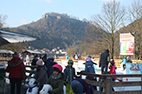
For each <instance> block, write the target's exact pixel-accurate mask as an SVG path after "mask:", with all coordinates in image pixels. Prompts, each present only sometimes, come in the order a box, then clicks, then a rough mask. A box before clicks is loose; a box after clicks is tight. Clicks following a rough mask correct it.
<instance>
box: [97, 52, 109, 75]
mask: <svg viewBox="0 0 142 94" xmlns="http://www.w3.org/2000/svg"><path fill="white" fill-rule="evenodd" d="M99 62H100V64H99V67H101V73H102V74H103V72H108V64H109V62H110V55H109V50H108V49H107V50H106V51H104V52H103V53H102V54H101V55H100V61H99Z"/></svg>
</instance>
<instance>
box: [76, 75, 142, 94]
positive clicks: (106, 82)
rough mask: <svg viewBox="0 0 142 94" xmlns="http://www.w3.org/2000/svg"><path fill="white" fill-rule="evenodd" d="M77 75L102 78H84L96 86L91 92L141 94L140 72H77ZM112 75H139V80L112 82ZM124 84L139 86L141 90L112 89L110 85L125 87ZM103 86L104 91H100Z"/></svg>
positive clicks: (99, 93)
mask: <svg viewBox="0 0 142 94" xmlns="http://www.w3.org/2000/svg"><path fill="white" fill-rule="evenodd" d="M78 75H81V76H82V75H85V76H92V77H98V78H99V79H103V81H101V80H99V81H91V80H85V81H86V82H87V83H89V84H91V85H93V86H98V87H99V91H94V93H93V94H142V74H119V75H109V74H102V75H101V74H90V73H78ZM114 77H118V78H120V77H122V78H123V77H141V81H125V82H123V81H122V82H114V81H112V78H114ZM125 86H141V90H131V91H112V87H125ZM101 87H103V89H104V92H102V91H101Z"/></svg>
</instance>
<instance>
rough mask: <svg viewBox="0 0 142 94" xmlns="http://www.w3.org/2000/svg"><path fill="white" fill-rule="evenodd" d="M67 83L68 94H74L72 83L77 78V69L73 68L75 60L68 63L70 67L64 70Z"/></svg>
mask: <svg viewBox="0 0 142 94" xmlns="http://www.w3.org/2000/svg"><path fill="white" fill-rule="evenodd" d="M64 75H65V83H66V94H74V93H73V91H72V89H71V82H72V80H73V79H74V77H76V75H75V68H73V60H69V61H68V65H67V66H66V68H65V69H64Z"/></svg>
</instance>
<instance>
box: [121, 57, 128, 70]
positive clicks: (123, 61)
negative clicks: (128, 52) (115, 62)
mask: <svg viewBox="0 0 142 94" xmlns="http://www.w3.org/2000/svg"><path fill="white" fill-rule="evenodd" d="M121 63H122V64H123V70H125V68H126V63H127V57H126V56H125V57H124V59H123V60H122V61H121Z"/></svg>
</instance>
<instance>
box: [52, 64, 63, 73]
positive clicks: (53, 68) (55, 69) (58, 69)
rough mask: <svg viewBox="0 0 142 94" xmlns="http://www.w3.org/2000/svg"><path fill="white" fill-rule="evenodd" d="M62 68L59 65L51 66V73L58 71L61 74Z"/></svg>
mask: <svg viewBox="0 0 142 94" xmlns="http://www.w3.org/2000/svg"><path fill="white" fill-rule="evenodd" d="M62 70H63V68H62V66H61V65H59V64H55V65H53V66H52V71H59V72H62Z"/></svg>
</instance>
